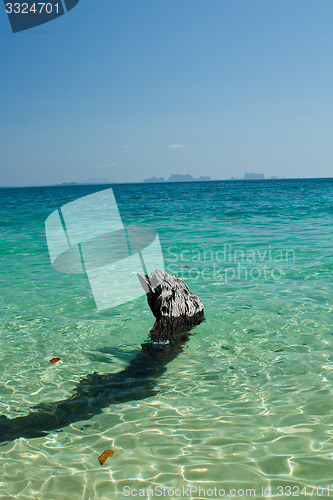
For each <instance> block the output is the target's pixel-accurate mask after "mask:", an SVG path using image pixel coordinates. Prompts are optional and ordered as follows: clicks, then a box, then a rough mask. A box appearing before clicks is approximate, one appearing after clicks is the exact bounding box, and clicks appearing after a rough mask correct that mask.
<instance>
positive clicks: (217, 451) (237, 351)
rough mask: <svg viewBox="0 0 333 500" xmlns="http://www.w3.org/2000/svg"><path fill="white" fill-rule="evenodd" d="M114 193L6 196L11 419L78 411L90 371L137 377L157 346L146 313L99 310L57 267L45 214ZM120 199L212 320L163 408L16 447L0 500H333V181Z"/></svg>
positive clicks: (5, 346)
mask: <svg viewBox="0 0 333 500" xmlns="http://www.w3.org/2000/svg"><path fill="white" fill-rule="evenodd" d="M103 188H104V187H101V186H74V187H52V188H31V189H8V190H0V196H1V206H0V212H1V213H0V224H1V242H0V268H1V276H0V280H1V284H0V286H1V294H0V306H1V312H2V314H1V317H2V321H1V325H0V352H1V354H0V355H1V366H0V368H1V372H0V395H1V399H0V415H1V414H3V415H7V416H8V417H15V416H18V415H25V414H26V413H27V412H28V411H29V408H31V406H33V405H35V404H38V403H40V402H48V401H56V400H60V399H64V398H67V397H69V396H70V395H71V394H72V391H73V389H74V387H75V385H76V384H77V383H78V382H79V380H80V377H82V376H85V375H87V374H88V373H93V372H95V371H98V372H99V373H110V372H116V371H119V370H121V369H123V368H125V367H126V365H127V363H128V361H129V360H130V359H131V357H132V356H134V355H135V353H136V352H137V351H138V350H140V346H141V343H142V342H143V341H145V340H146V338H147V335H148V332H149V329H150V328H151V326H152V324H153V317H152V315H151V313H150V311H149V309H148V306H147V305H146V302H145V299H144V298H141V299H138V300H136V301H134V302H132V303H128V304H124V305H122V306H119V307H117V308H115V309H112V310H109V311H105V312H97V310H96V309H95V306H94V301H93V297H92V294H91V292H90V289H89V286H88V283H87V280H86V278H85V277H84V276H78V275H74V276H73V275H65V274H59V273H56V272H55V271H53V269H52V267H51V265H50V261H49V256H48V251H47V247H46V240H45V235H44V221H45V219H46V217H47V216H48V215H49V214H50V213H51V212H52V211H53V210H55V209H56V208H58V207H59V206H61V205H63V204H64V203H66V202H69V201H72V200H74V199H76V198H78V197H80V196H84V195H86V194H90V193H92V192H95V191H98V190H100V189H103ZM113 188H114V193H115V196H116V199H117V202H118V205H119V210H120V213H121V215H122V217H123V220H124V222H125V223H127V224H131V223H132V224H138V225H149V226H152V227H154V228H155V229H157V231H158V233H159V236H160V239H161V242H162V247H163V252H164V257H165V264H166V270H167V271H169V272H172V273H174V274H177V276H183V277H184V279H185V280H186V282H187V283H188V285H189V287H190V289H192V290H193V291H195V292H196V293H198V295H199V297H200V298H201V300H202V301H203V303H204V306H205V315H206V321H205V323H203V324H201V325H199V326H198V327H196V328H195V330H194V331H193V335H192V336H191V337H190V340H189V342H188V343H187V344H186V346H185V348H184V350H183V352H182V353H181V354H180V355H179V356H178V357H177V358H176V359H175V360H174V361H172V362H171V363H170V364H168V366H167V370H166V372H165V373H164V374H163V375H162V376H161V377H160V378H159V379H158V380H157V385H156V389H157V390H158V394H157V395H156V396H154V397H149V398H147V399H145V400H141V401H131V402H128V403H126V404H117V405H111V406H109V407H108V408H106V409H105V410H104V411H103V413H102V414H100V415H97V416H95V417H93V418H92V419H91V420H89V421H84V422H76V423H73V424H72V425H70V426H68V427H66V428H64V429H62V430H61V431H59V432H51V433H50V434H49V435H47V436H45V437H43V438H37V439H22V438H21V439H17V440H16V441H13V442H10V443H5V444H3V445H2V446H1V447H0V452H1V459H0V498H6V499H7V498H8V499H9V498H15V497H16V498H20V499H32V498H38V499H43V500H44V499H45V500H49V499H85V500H86V499H87V500H88V499H89V500H90V499H94V498H98V499H107V498H111V497H112V498H117V497H118V498H123V493H124V491H125V490H123V488H124V487H126V486H127V487H131V488H136V489H139V488H148V487H151V488H153V487H154V486H158V485H162V486H163V487H166V488H183V487H185V488H186V487H190V486H192V488H193V487H197V488H198V489H199V487H201V488H203V489H204V488H205V489H206V490H208V489H210V488H214V487H217V490H219V489H224V490H225V496H224V498H232V496H231V495H230V489H231V488H236V490H239V489H240V488H243V489H244V490H245V489H254V490H255V496H256V498H261V497H262V494H261V487H265V488H267V487H268V486H269V485H270V486H271V487H272V496H276V495H277V494H278V492H281V489H280V490H278V487H279V486H281V487H283V488H286V487H287V486H291V487H294V488H295V489H294V490H293V491H294V492H295V493H296V492H297V488H298V487H299V488H300V490H299V491H301V490H302V488H304V486H307V488H308V494H310V493H311V492H312V497H313V498H316V497H319V494H320V491H319V492H316V490H315V491H313V490H312V487H313V486H316V487H317V486H326V487H327V486H329V485H331V488H332V489H333V479H332V478H333V460H332V459H333V427H332V423H333V412H332V410H333V399H332V378H333V372H332V370H333V326H332V317H333V314H332V312H333V309H332V300H333V299H332V297H333V281H332V276H333V274H332V271H333V259H332V256H333V251H332V248H333V245H332V244H333V236H332V215H333V208H332V207H333V181H332V180H284V181H247V182H242V181H237V182H231V181H229V182H209V183H193V184H191V183H179V184H178V183H177V184H165V185H163V184H157V185H149V184H142V185H139V184H137V185H115V186H113ZM54 356H58V357H60V358H61V361H60V362H59V363H57V364H55V365H50V363H49V360H50V359H51V358H52V357H54ZM109 448H110V449H112V450H114V451H115V453H114V455H113V456H112V457H111V458H109V459H108V460H107V461H106V463H105V464H104V466H102V467H101V466H100V464H99V462H98V460H97V457H98V456H99V455H100V454H101V453H102V452H103V451H104V450H105V449H109ZM126 491H128V490H126ZM192 491H193V492H194V493H193V494H192V497H193V498H205V499H206V498H210V497H211V496H210V495H209V493H207V491H206V492H203V491H202V492H201V493H200V494H199V492H195V490H194V489H193V490H192ZM170 492H171V491H170V490H169V493H170ZM284 492H285V493H288V490H287V489H285V490H284ZM317 493H319V494H318V495H317ZM252 496H253V495H252ZM323 496H324V497H325V496H326V497H327V492H324V495H323ZM331 496H333V491H331ZM148 497H149V494H147V495H145V498H148ZM171 497H172V498H183V496H179V495H178V494H176V493H174V495H173V496H172V495H171ZM152 498H153V497H152ZM169 498H170V496H169ZM213 498H214V496H213ZM303 498H304V496H303Z"/></svg>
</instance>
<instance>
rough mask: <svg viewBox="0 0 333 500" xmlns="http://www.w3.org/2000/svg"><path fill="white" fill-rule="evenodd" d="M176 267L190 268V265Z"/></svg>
mask: <svg viewBox="0 0 333 500" xmlns="http://www.w3.org/2000/svg"><path fill="white" fill-rule="evenodd" d="M178 267H182V268H183V269H191V266H178Z"/></svg>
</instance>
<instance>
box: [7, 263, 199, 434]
mask: <svg viewBox="0 0 333 500" xmlns="http://www.w3.org/2000/svg"><path fill="white" fill-rule="evenodd" d="M138 278H139V280H140V282H141V284H142V286H143V288H144V290H145V292H146V293H147V299H148V304H149V306H150V308H151V310H152V313H153V314H154V316H155V318H156V321H155V324H154V326H153V328H152V330H151V332H150V337H149V340H148V341H147V342H146V343H144V344H142V349H141V351H140V352H138V354H137V355H136V356H135V357H134V358H133V359H132V360H131V361H130V362H129V365H128V366H127V368H125V369H124V370H122V371H120V372H118V373H111V374H102V375H100V374H98V373H97V372H96V373H92V374H90V375H87V376H86V377H84V378H82V379H81V381H80V382H79V384H78V385H77V387H76V388H75V390H74V394H73V395H72V396H71V397H70V398H68V399H66V400H63V401H55V402H53V403H42V404H40V405H37V406H35V407H33V410H34V411H31V412H30V413H29V414H28V415H25V416H23V417H15V418H11V419H10V418H8V417H6V416H5V415H2V416H0V442H3V441H12V440H13V439H16V438H19V437H24V438H35V437H42V436H45V435H46V434H47V433H48V432H50V431H53V430H58V429H61V428H62V427H65V426H67V425H70V424H71V423H73V422H78V421H80V420H88V419H90V418H91V417H93V416H94V415H98V414H99V413H101V412H102V410H103V408H106V407H107V406H109V405H111V404H113V403H124V402H126V401H132V400H139V399H144V398H147V397H149V396H153V395H155V394H156V392H157V391H156V390H155V389H154V387H155V385H156V383H157V381H156V379H157V378H158V377H159V376H161V375H162V374H163V373H164V372H165V370H166V365H167V364H168V363H169V362H170V361H172V360H173V359H174V358H175V357H176V356H177V355H178V354H179V353H180V352H181V351H182V348H183V345H184V343H185V342H186V341H187V340H188V335H189V331H190V329H191V328H192V327H193V326H195V325H197V324H198V323H200V322H201V321H202V320H203V319H204V310H203V305H202V303H201V301H200V300H199V298H198V296H197V295H196V294H195V293H193V292H190V291H189V289H188V287H187V285H186V284H185V283H184V281H183V280H182V279H180V278H175V277H174V276H172V275H170V274H167V273H165V272H163V271H159V270H157V271H155V272H154V273H153V274H152V275H151V276H148V275H138Z"/></svg>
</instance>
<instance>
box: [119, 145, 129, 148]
mask: <svg viewBox="0 0 333 500" xmlns="http://www.w3.org/2000/svg"><path fill="white" fill-rule="evenodd" d="M127 148H128V144H125V145H124V146H121V148H120V149H127Z"/></svg>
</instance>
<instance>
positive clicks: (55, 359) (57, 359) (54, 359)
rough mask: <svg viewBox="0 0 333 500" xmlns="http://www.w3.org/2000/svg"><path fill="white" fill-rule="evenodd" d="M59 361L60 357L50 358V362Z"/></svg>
mask: <svg viewBox="0 0 333 500" xmlns="http://www.w3.org/2000/svg"><path fill="white" fill-rule="evenodd" d="M57 361H60V358H52V359H50V363H52V364H53V363H57Z"/></svg>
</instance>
